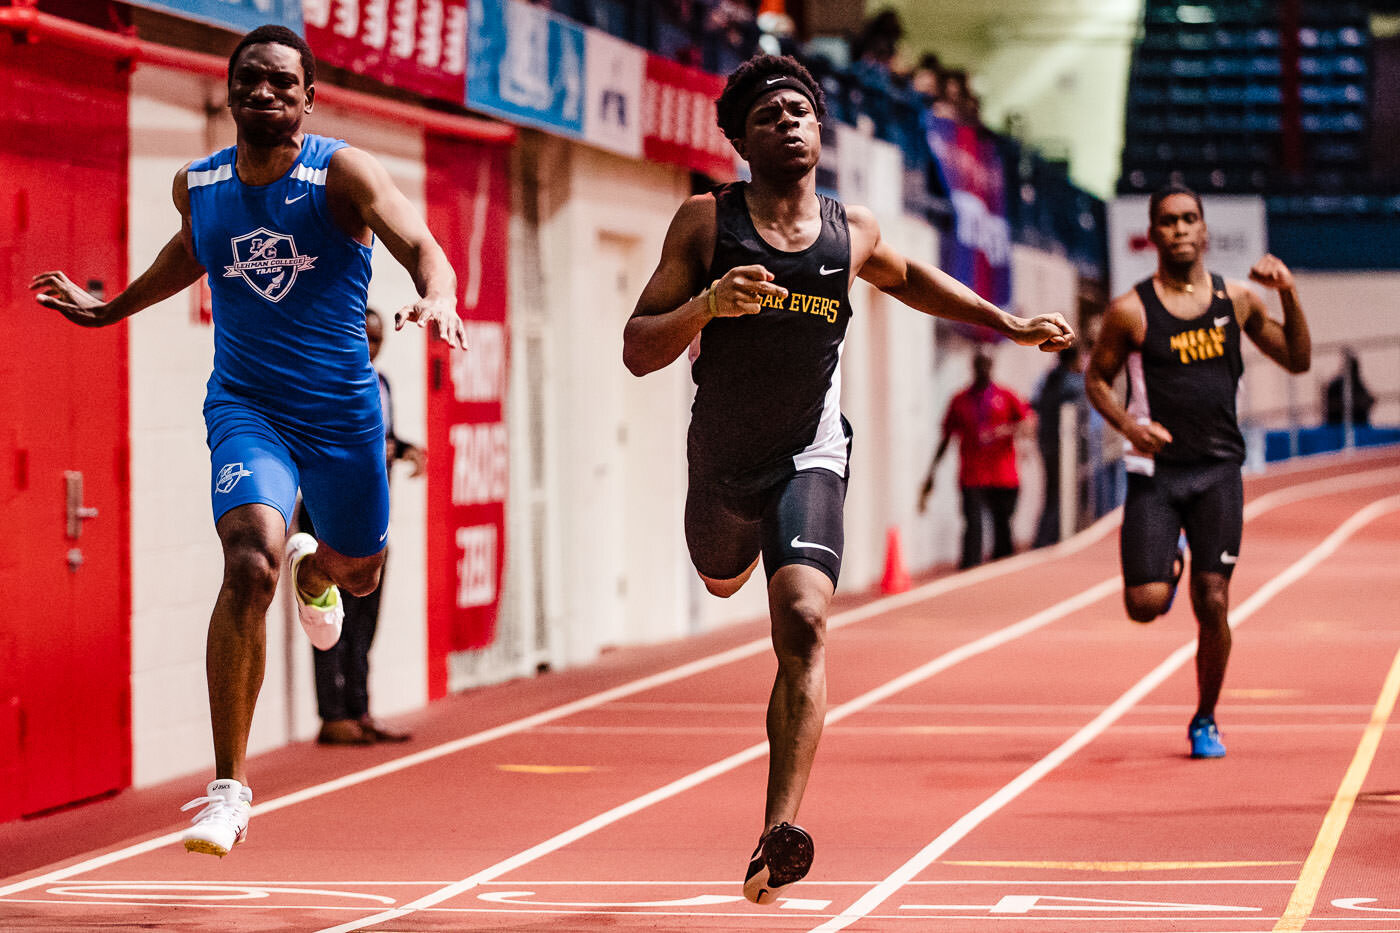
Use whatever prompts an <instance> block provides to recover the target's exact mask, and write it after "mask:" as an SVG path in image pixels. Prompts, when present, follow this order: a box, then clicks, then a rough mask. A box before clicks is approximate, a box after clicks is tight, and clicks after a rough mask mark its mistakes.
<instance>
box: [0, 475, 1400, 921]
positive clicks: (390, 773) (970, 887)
mask: <svg viewBox="0 0 1400 933" xmlns="http://www.w3.org/2000/svg"><path fill="white" fill-rule="evenodd" d="M1246 501H1247V506H1246V528H1245V537H1244V546H1243V549H1242V555H1241V559H1240V564H1239V568H1238V570H1237V572H1236V574H1235V581H1234V585H1233V587H1232V595H1233V599H1234V606H1233V608H1232V613H1231V620H1232V624H1234V625H1236V626H1237V632H1236V636H1235V653H1234V657H1233V659H1232V663H1231V669H1230V674H1229V676H1228V678H1227V681H1226V691H1225V696H1224V698H1223V701H1222V705H1221V708H1220V711H1219V720H1220V724H1221V729H1222V732H1223V735H1224V738H1225V741H1226V743H1227V745H1228V746H1229V755H1228V757H1226V758H1225V759H1223V760H1220V761H1192V760H1190V759H1189V758H1188V757H1187V755H1186V751H1187V745H1186V736H1185V731H1186V722H1187V720H1188V718H1189V717H1190V714H1191V711H1192V708H1193V706H1194V700H1195V679H1194V673H1193V667H1192V658H1193V656H1194V652H1193V644H1192V638H1193V635H1194V631H1193V630H1194V625H1193V624H1192V621H1191V616H1190V612H1189V608H1188V607H1187V606H1186V605H1184V603H1185V602H1186V600H1185V596H1184V595H1183V598H1182V600H1180V601H1179V604H1178V605H1177V606H1176V607H1175V608H1174V609H1173V611H1172V613H1171V614H1170V615H1169V616H1168V617H1167V618H1165V619H1161V620H1158V621H1157V622H1155V623H1153V624H1152V625H1149V626H1139V625H1135V624H1133V623H1131V622H1129V621H1127V620H1126V617H1125V616H1124V614H1123V611H1122V607H1121V603H1120V597H1119V591H1120V588H1119V583H1118V578H1117V572H1118V571H1117V567H1118V562H1117V535H1116V526H1115V525H1114V519H1108V520H1106V521H1105V522H1102V523H1100V524H1099V525H1098V526H1095V528H1093V529H1090V530H1089V531H1088V532H1085V533H1084V534H1081V535H1079V536H1078V537H1076V538H1075V539H1073V540H1072V541H1070V542H1067V543H1066V544H1064V545H1060V546H1058V547H1056V548H1052V549H1046V550H1044V551H1039V552H1033V553H1029V554H1023V555H1019V556H1017V557H1015V558H1011V559H1009V560H1007V561H1003V562H1000V563H998V564H994V565H989V566H985V567H981V568H978V569H976V570H973V571H970V572H967V573H963V574H959V575H956V576H951V577H944V578H942V579H938V580H934V581H931V582H928V583H925V584H923V585H921V586H919V587H917V588H916V589H915V590H913V591H911V592H909V593H906V594H902V595H900V596H897V597H890V598H882V599H872V598H871V597H870V596H869V595H868V594H867V595H866V596H865V597H862V598H859V599H851V598H847V599H844V600H843V602H842V604H841V610H840V612H839V613H838V614H837V615H836V616H834V617H833V619H832V623H831V628H832V631H831V634H830V637H829V661H828V666H829V675H830V678H831V683H830V701H831V710H830V715H829V718H828V725H827V730H826V734H825V736H824V738H823V741H822V746H821V749H820V751H819V753H818V756H817V763H816V767H815V770H814V773H813V777H812V781H811V784H810V786H809V789H808V793H807V799H806V802H805V803H804V805H803V812H802V817H801V822H802V823H803V825H804V826H806V827H807V828H808V829H809V830H810V831H811V832H812V834H813V836H814V837H815V839H816V841H817V859H816V863H815V865H814V867H813V870H812V873H811V875H810V876H809V878H808V879H807V880H806V881H804V882H802V883H801V884H799V885H795V886H793V887H792V888H790V889H788V891H787V892H786V893H787V895H788V896H787V897H785V898H782V899H780V900H779V901H778V902H777V903H776V904H774V905H771V906H768V907H755V906H753V905H751V904H748V903H747V902H745V901H743V900H742V898H741V896H740V892H739V886H740V879H741V875H742V872H743V868H744V865H745V862H746V860H747V857H748V854H749V851H750V849H751V848H752V846H753V842H754V839H755V838H756V836H757V834H758V831H759V829H760V828H761V826H760V823H761V819H762V803H763V799H762V795H763V786H764V774H765V767H766V746H765V741H764V734H763V709H764V705H765V703H766V699H767V693H768V688H769V685H770V683H771V679H772V676H773V669H774V662H773V659H772V656H771V653H770V652H769V650H768V647H767V643H766V638H765V633H766V624H764V623H761V622H756V623H753V624H749V625H744V626H736V627H733V628H729V629H726V630H724V631H722V632H718V633H711V634H709V635H706V636H704V637H701V638H697V639H692V640H688V641H686V642H684V643H679V644H674V645H667V646H660V647H653V648H647V649H636V650H627V651H618V652H613V653H611V654H610V655H609V656H608V657H607V658H606V659H605V660H604V661H603V662H602V663H600V664H598V665H595V666H593V667H590V668H588V669H585V670H579V671H569V672H564V673H560V674H553V675H549V676H547V677H543V678H539V679H535V680H528V681H520V682H516V683H512V684H507V685H504V686H501V687H494V688H490V689H482V690H477V691H473V692H471V693H468V694H464V695H461V696H456V697H452V698H450V699H448V700H445V701H442V702H440V703H437V704H434V705H433V707H432V708H431V709H429V710H426V711H424V712H423V713H422V714H421V716H420V717H419V720H418V721H417V722H416V723H413V725H414V726H416V728H417V736H418V737H417V741H416V742H415V743H414V744H413V745H411V746H408V747H407V750H406V751H405V750H404V748H403V747H399V748H391V747H389V746H375V747H371V748H365V749H325V748H319V747H317V746H314V745H310V744H302V745H298V746H294V747H291V748H288V749H284V750H281V751H279V752H276V753H274V754H272V755H267V756H263V757H261V758H260V759H258V760H257V761H255V762H253V765H252V768H251V771H252V773H253V774H254V775H255V778H254V783H255V787H256V788H257V799H258V801H259V802H258V805H257V806H256V807H255V808H254V816H253V821H252V826H251V830H250V838H249V842H248V843H246V844H245V845H243V846H240V847H239V848H238V849H237V850H236V851H235V852H234V853H233V854H232V855H230V856H229V857H228V858H227V859H223V860H217V859H211V858H208V857H205V856H195V855H189V854H187V853H185V852H184V851H183V849H181V848H180V847H179V846H178V844H177V843H176V842H175V839H176V838H177V834H178V832H179V831H180V829H181V828H182V827H183V825H184V824H183V822H182V821H181V819H180V814H179V811H178V810H177V807H178V806H179V804H181V803H183V802H184V801H185V800H186V799H187V798H188V797H190V796H192V791H193V790H194V789H195V788H193V787H192V784H191V782H190V781H183V782H179V783H178V784H170V785H166V786H163V787H159V788H151V789H147V790H142V791H133V792H128V793H124V794H121V795H119V796H117V797H116V798H114V799H112V800H108V801H103V802H99V803H95V804H91V805H89V806H86V807H83V808H80V809H78V810H75V811H72V812H69V813H63V814H57V815H54V816H50V817H46V818H43V819H39V820H34V821H29V822H26V823H22V824H8V825H5V826H0V864H3V865H5V866H7V867H6V868H5V869H4V872H5V873H6V874H8V875H9V877H5V878H0V929H3V930H5V931H11V930H98V929H101V930H108V929H121V930H131V929H142V930H172V931H174V930H178V931H204V930H221V931H223V930H239V931H244V930H278V931H320V933H350V931H357V930H366V931H378V933H399V931H447V930H451V931H460V930H522V931H524V930H551V931H591V930H632V929H636V930H642V929H646V930H672V931H694V930H736V931H737V930H783V931H786V930H794V931H796V930H805V931H834V930H890V931H924V930H938V931H948V933H961V931H984V930H997V931H1015V933H1021V931H1034V933H1042V931H1043V933H1061V931H1071V930H1072V931H1094V933H1098V931H1111V933H1138V931H1142V933H1158V931H1201V933H1226V931H1248V933H1256V931H1301V930H1306V931H1309V933H1329V931H1336V933H1342V931H1346V933H1353V931H1356V933H1362V931H1364V933H1381V931H1400V872H1398V871H1397V868H1400V846H1397V843H1400V830H1397V828H1396V826H1397V819H1396V818H1397V816H1400V751H1397V748H1396V745H1397V739H1396V736H1395V735H1394V730H1388V729H1387V725H1388V723H1389V720H1390V718H1391V715H1392V712H1393V708H1394V705H1395V702H1396V695H1397V692H1400V624H1397V623H1400V609H1397V606H1400V452H1382V453H1379V454H1370V455H1366V456H1357V457H1352V458H1328V459H1322V460H1311V461H1308V462H1305V463H1302V464H1299V465H1294V466H1291V467H1285V468H1283V469H1280V470H1276V471H1274V472H1271V473H1268V474H1265V475H1262V476H1255V477H1251V478H1250V479H1248V480H1247V483H1246Z"/></svg>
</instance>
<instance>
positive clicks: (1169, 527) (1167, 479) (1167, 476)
mask: <svg viewBox="0 0 1400 933" xmlns="http://www.w3.org/2000/svg"><path fill="white" fill-rule="evenodd" d="M1243 526H1244V484H1243V481H1242V480H1241V478H1240V467H1239V464H1237V463H1234V462H1232V461H1214V462H1206V463H1198V464H1186V465H1180V464H1171V463H1160V462H1159V463H1157V464H1156V465H1155V472H1154V475H1152V476H1142V475H1140V474H1137V473H1129V474H1128V498H1127V501H1126V502H1125V503H1124V505H1123V530H1122V535H1121V537H1120V539H1119V543H1120V552H1121V557H1122V561H1123V583H1124V585H1125V586H1141V585H1143V584H1144V583H1167V582H1170V581H1171V578H1172V560H1173V559H1174V558H1175V556H1176V544H1177V538H1178V536H1179V534H1180V532H1181V531H1182V530H1183V529H1184V530H1185V531H1186V543H1187V545H1188V546H1189V547H1190V548H1191V572H1192V573H1193V574H1194V573H1219V574H1223V575H1224V576H1225V577H1226V578H1227V579H1228V578H1229V576H1230V574H1231V573H1232V572H1234V569H1235V560H1236V558H1238V557H1239V553H1240V535H1241V532H1242V530H1243Z"/></svg>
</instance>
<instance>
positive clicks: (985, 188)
mask: <svg viewBox="0 0 1400 933" xmlns="http://www.w3.org/2000/svg"><path fill="white" fill-rule="evenodd" d="M926 128H927V138H928V145H929V148H930V149H931V150H932V151H933V156H934V158H936V159H937V160H938V163H939V166H940V167H941V168H942V170H943V176H944V178H945V179H946V180H947V183H948V191H949V197H950V199H951V200H952V202H953V218H954V230H953V236H950V237H943V238H942V240H943V269H944V271H945V272H947V273H948V274H949V275H952V276H953V277H954V278H956V279H957V280H958V281H959V282H962V283H963V284H964V285H967V286H968V287H969V288H971V289H972V290H973V291H975V292H977V294H979V295H981V296H982V297H983V298H985V299H987V300H988V301H990V302H992V303H993V304H995V305H999V306H1004V305H1006V303H1007V302H1009V301H1010V300H1011V227H1010V225H1009V224H1008V223H1007V221H1006V174H1005V172H1004V171H1003V170H1002V164H1001V155H1000V154H999V153H998V152H997V149H996V144H995V143H994V142H992V141H991V140H989V139H983V138H982V136H981V135H980V134H979V133H978V132H977V130H976V128H974V127H971V126H965V125H963V124H960V123H956V122H954V121H952V120H945V119H942V118H941V117H935V116H933V115H932V114H929V115H927V117H926Z"/></svg>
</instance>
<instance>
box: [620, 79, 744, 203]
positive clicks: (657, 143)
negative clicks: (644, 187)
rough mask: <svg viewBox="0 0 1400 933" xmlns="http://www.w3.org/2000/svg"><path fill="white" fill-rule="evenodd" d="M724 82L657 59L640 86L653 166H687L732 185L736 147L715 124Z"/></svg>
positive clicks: (644, 128)
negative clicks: (730, 182)
mask: <svg viewBox="0 0 1400 933" xmlns="http://www.w3.org/2000/svg"><path fill="white" fill-rule="evenodd" d="M722 90H724V79H723V78H721V77H718V76H716V75H712V74H709V73H708V72H704V71H700V70H698V69H695V68H688V67H686V66H685V65H681V64H677V63H676V62H673V61H669V60H667V59H664V58H659V57H657V56H655V55H648V56H647V67H646V81H645V83H644V84H643V86H642V152H643V154H644V155H645V157H646V158H647V159H648V160H650V161H653V162H669V163H671V164H673V165H684V166H686V167H687V168H691V169H694V170H695V171H697V172H703V173H705V174H706V175H709V176H710V177H711V178H713V179H715V180H716V181H733V180H734V179H735V178H737V177H738V175H737V173H736V172H735V165H734V160H735V154H734V147H733V146H731V145H730V144H729V140H727V139H725V138H724V133H722V132H720V128H719V127H718V126H716V125H715V98H717V97H719V93H720V91H722Z"/></svg>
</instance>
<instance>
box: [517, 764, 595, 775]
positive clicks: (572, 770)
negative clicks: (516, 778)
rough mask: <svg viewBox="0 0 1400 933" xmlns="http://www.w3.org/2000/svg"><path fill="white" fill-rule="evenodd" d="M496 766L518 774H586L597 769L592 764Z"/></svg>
mask: <svg viewBox="0 0 1400 933" xmlns="http://www.w3.org/2000/svg"><path fill="white" fill-rule="evenodd" d="M496 768H497V769H498V770H501V771H515V772H518V773H520V774H588V773H589V772H591V771H597V770H599V769H598V768H595V767H594V766H593V765H496Z"/></svg>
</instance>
